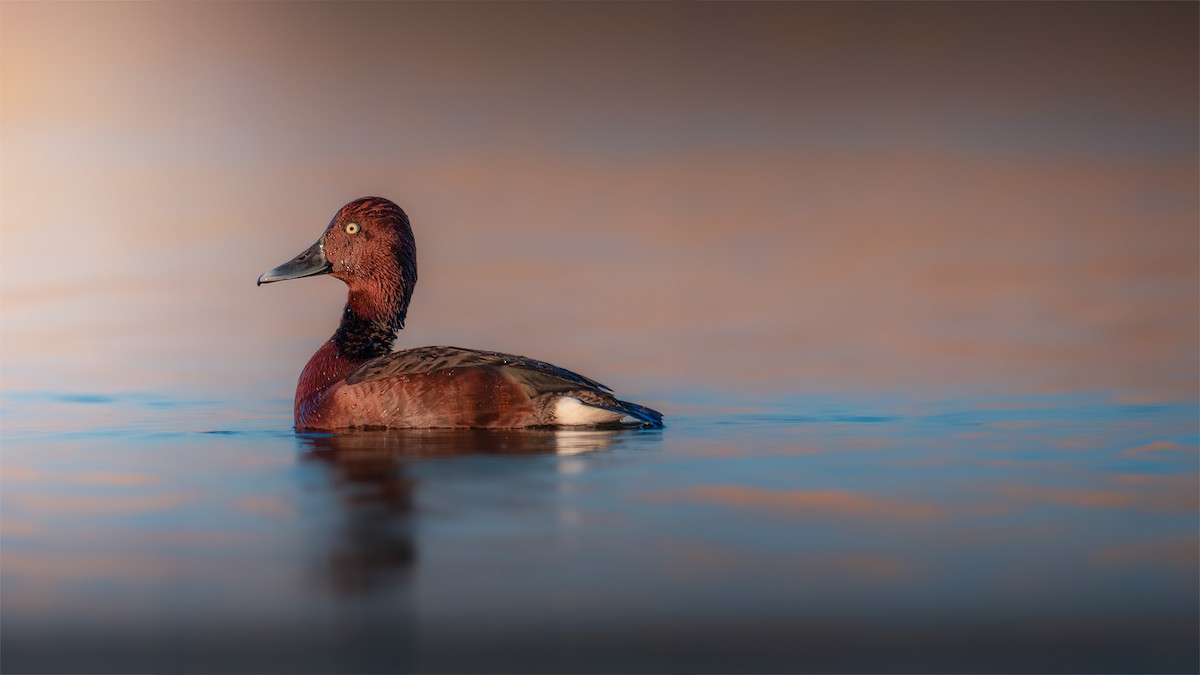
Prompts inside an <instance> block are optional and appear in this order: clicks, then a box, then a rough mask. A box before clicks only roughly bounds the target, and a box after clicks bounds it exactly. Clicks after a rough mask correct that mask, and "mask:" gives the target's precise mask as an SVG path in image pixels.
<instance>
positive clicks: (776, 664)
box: [0, 392, 1200, 673]
mask: <svg viewBox="0 0 1200 675" xmlns="http://www.w3.org/2000/svg"><path fill="white" fill-rule="evenodd" d="M0 412H2V413H3V417H4V420H5V427H4V453H3V456H2V459H3V473H2V480H3V491H2V493H0V494H2V496H0V505H2V509H3V524H4V528H3V532H2V533H0V544H2V547H3V551H4V556H3V559H2V561H0V583H2V586H3V596H2V601H0V610H2V619H3V626H4V630H3V633H2V638H3V645H2V646H3V667H4V670H5V671H6V672H68V671H76V672H82V671H86V672H97V673H99V672H177V671H205V672H314V673H315V672H401V671H410V672H462V671H488V672H516V671H520V672H561V671H568V670H570V671H579V670H584V671H592V672H732V671H737V672H800V671H889V672H891V671H957V672H969V671H977V672H978V671H989V672H995V671H1011V672H1015V671H1029V672H1052V671H1088V672H1108V671H1124V672H1185V671H1195V670H1196V669H1197V667H1198V665H1200V664H1198V662H1197V653H1198V651H1197V650H1198V647H1200V640H1198V638H1197V635H1198V632H1197V629H1198V624H1197V616H1198V614H1197V598H1198V588H1197V571H1198V563H1197V550H1198V544H1197V528H1196V524H1197V523H1196V514H1197V475H1198V474H1197V470H1198V466H1197V462H1198V455H1197V451H1196V444H1197V437H1196V426H1197V411H1196V408H1195V406H1194V405H1191V404H1153V405H1149V404H1121V403H1114V402H1112V400H1111V398H1110V397H1106V396H1103V395H1099V394H1091V395H1082V394H1080V395H1069V396H1068V395H1058V396H1055V395H1044V396H1037V397H1020V398H1007V399H995V398H992V399H971V398H958V399H954V400H946V401H934V402H925V403H921V404H913V403H910V402H904V401H902V400H887V399H886V398H876V399H873V400H853V399H849V398H845V397H843V398H842V399H841V400H840V401H838V402H835V403H831V402H830V401H829V400H828V399H825V398H820V397H816V396H811V395H810V396H804V397H795V398H792V399H780V400H777V401H775V402H774V403H773V404H771V405H762V406H759V407H758V408H756V409H754V410H742V411H738V412H724V411H722V408H721V407H720V406H711V407H710V408H709V409H707V410H703V409H701V408H700V407H693V413H692V414H681V415H678V416H674V417H671V418H669V426H668V428H667V429H666V430H664V431H559V432H552V431H523V432H517V431H512V432H479V431H412V432H369V433H357V434H296V433H294V432H292V431H291V430H290V429H289V425H290V405H289V402H288V401H284V400H277V401H269V402H266V403H257V404H233V403H229V402H220V401H191V400H179V399H172V398H170V397H163V396H155V395H150V394H143V395H117V396H101V395H61V394H51V393H30V392H25V393H21V392H8V393H6V394H5V396H4V399H3V408H2V409H0Z"/></svg>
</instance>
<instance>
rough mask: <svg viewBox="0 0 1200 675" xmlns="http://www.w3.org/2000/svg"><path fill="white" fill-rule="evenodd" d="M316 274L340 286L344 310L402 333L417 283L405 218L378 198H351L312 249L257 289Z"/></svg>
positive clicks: (265, 276)
mask: <svg viewBox="0 0 1200 675" xmlns="http://www.w3.org/2000/svg"><path fill="white" fill-rule="evenodd" d="M318 274H329V275H331V276H334V277H337V278H338V279H341V280H342V281H344V282H346V285H347V286H349V287H350V299H349V302H348V303H347V308H348V309H349V310H352V311H354V312H355V313H356V314H358V315H359V316H361V317H362V318H364V319H367V320H369V321H374V322H386V323H390V324H392V325H393V326H395V327H396V328H402V327H403V326H404V316H405V314H406V313H407V311H408V302H409V300H410V299H411V298H412V292H413V286H415V285H416V283H417V247H416V244H415V243H414V241H413V233H412V228H411V227H410V226H409V224H408V215H407V214H405V213H404V210H403V209H401V208H400V207H399V206H397V205H396V204H395V203H393V202H392V201H390V200H387V199H384V198H382V197H363V198H362V199H356V200H354V201H352V202H350V203H349V204H347V205H345V206H343V207H342V208H341V209H339V210H338V212H337V214H336V215H334V216H333V220H331V221H329V227H327V228H325V232H324V234H322V235H321V238H320V239H317V242H316V243H315V244H313V245H312V246H310V247H308V249H307V250H305V251H304V252H302V253H301V254H300V255H298V256H296V257H295V258H292V259H291V260H289V261H288V262H285V263H284V264H282V265H280V266H279V267H276V268H275V269H273V270H271V271H269V272H267V273H266V274H263V275H262V276H260V277H259V278H258V284H259V285H260V286H261V285H262V284H269V283H271V282H273V281H286V280H288V279H299V278H301V277H311V276H316V275H318Z"/></svg>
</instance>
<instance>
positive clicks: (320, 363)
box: [294, 292, 399, 426]
mask: <svg viewBox="0 0 1200 675" xmlns="http://www.w3.org/2000/svg"><path fill="white" fill-rule="evenodd" d="M362 307H363V304H362V303H361V302H356V298H355V294H354V293H353V292H352V293H351V294H350V299H349V300H348V301H347V302H346V308H345V309H344V310H342V321H341V323H340V324H339V325H338V328H337V330H336V331H334V333H333V337H331V338H329V339H328V340H326V341H325V344H323V345H321V348H320V349H318V350H317V353H316V354H313V356H312V358H311V359H309V360H308V364H307V365H305V366H304V370H303V371H301V373H300V381H299V382H298V383H297V385H296V401H295V408H294V413H295V419H296V425H297V426H303V422H304V421H305V420H307V419H308V418H309V416H311V415H312V414H314V412H315V411H316V410H317V408H318V406H319V404H320V402H321V398H322V396H324V395H325V392H326V391H328V390H329V388H330V386H332V385H333V384H334V383H336V382H340V381H341V380H343V379H345V378H346V376H347V375H349V374H350V372H351V371H352V370H354V369H355V368H357V367H358V366H360V365H362V364H363V363H366V362H367V361H370V360H371V359H373V358H375V357H377V356H383V355H384V354H388V353H390V352H391V351H392V344H393V343H394V342H395V341H396V330H397V328H398V327H399V326H397V325H396V321H395V319H394V318H389V319H382V320H381V319H379V318H368V317H365V316H363V315H362V314H361V313H360V311H361V309H360V308H362Z"/></svg>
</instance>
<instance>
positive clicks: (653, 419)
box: [617, 400, 663, 429]
mask: <svg viewBox="0 0 1200 675" xmlns="http://www.w3.org/2000/svg"><path fill="white" fill-rule="evenodd" d="M617 403H619V404H621V412H623V413H625V414H626V415H629V416H631V417H636V418H637V419H639V420H641V422H642V426H643V427H648V428H650V429H661V428H663V416H662V413H660V412H658V411H657V410H654V409H652V408H647V407H646V406H644V405H638V404H636V403H630V402H629V401H621V400H618V401H617Z"/></svg>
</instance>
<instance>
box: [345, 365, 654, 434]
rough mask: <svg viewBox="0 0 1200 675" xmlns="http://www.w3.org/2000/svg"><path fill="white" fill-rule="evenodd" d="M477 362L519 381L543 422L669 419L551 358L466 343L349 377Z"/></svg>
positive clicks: (351, 380) (352, 381) (350, 380)
mask: <svg viewBox="0 0 1200 675" xmlns="http://www.w3.org/2000/svg"><path fill="white" fill-rule="evenodd" d="M471 368H487V369H495V370H498V371H500V372H501V373H503V374H505V375H507V376H508V377H509V378H511V379H512V380H513V381H515V382H516V383H517V384H519V385H520V386H521V387H522V388H523V389H524V391H525V393H526V394H527V395H528V396H529V399H530V401H531V402H532V403H533V414H534V417H535V419H537V423H538V424H568V425H570V424H606V423H617V422H618V421H619V420H622V419H626V418H632V419H633V420H636V421H637V422H638V423H640V424H643V425H645V426H650V427H655V428H658V427H661V426H662V424H663V422H662V414H660V413H659V412H658V411H656V410H652V409H650V408H647V407H645V406H641V405H638V404H636V403H630V402H628V401H621V400H619V399H617V398H616V397H615V396H613V395H612V394H611V393H610V392H611V391H612V390H611V389H609V388H608V387H606V386H604V385H603V384H600V383H599V382H597V381H595V380H593V379H591V378H590V377H585V376H583V375H580V374H579V373H576V372H573V371H570V370H567V369H566V368H560V367H558V366H556V365H554V364H552V363H546V362H545V361H538V360H536V359H531V358H528V357H525V356H517V355H515V354H503V353H501V352H487V351H480V350H477V349H463V348H461V347H418V348H416V349H406V350H403V351H398V352H392V353H391V354H387V355H384V356H380V357H378V358H375V359H372V360H370V361H367V362H366V363H364V364H362V365H361V366H359V367H358V368H356V369H355V370H354V371H352V372H351V373H350V374H349V375H348V376H347V377H346V384H347V385H356V384H360V383H364V382H374V381H378V380H383V379H386V378H389V377H394V376H399V375H413V374H420V373H432V372H437V371H442V370H459V371H461V370H463V369H471ZM597 410H598V411H603V412H602V413H597V412H596V411H597Z"/></svg>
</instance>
